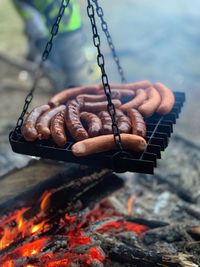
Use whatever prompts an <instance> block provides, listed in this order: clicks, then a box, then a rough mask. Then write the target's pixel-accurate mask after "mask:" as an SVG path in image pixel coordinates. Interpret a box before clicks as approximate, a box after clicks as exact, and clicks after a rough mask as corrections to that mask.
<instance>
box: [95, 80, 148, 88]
mask: <svg viewBox="0 0 200 267" xmlns="http://www.w3.org/2000/svg"><path fill="white" fill-rule="evenodd" d="M109 85H110V89H130V90H137V89H140V88H141V89H146V88H148V87H150V86H152V83H151V82H150V81H148V80H144V81H138V82H133V83H123V84H120V83H110V84H109ZM99 88H100V90H102V89H103V85H102V84H99Z"/></svg>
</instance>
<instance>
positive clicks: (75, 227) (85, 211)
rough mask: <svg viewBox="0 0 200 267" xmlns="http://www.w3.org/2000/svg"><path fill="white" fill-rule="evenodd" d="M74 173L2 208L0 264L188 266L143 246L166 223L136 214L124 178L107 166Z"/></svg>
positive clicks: (15, 266) (4, 266) (33, 266)
mask: <svg viewBox="0 0 200 267" xmlns="http://www.w3.org/2000/svg"><path fill="white" fill-rule="evenodd" d="M83 174H84V175H83ZM74 177H76V178H74ZM74 177H71V176H70V177H66V178H65V182H64V183H63V180H61V181H59V182H58V181H57V179H55V178H54V179H53V183H52V181H50V182H49V181H48V182H46V183H47V185H46V184H45V186H43V188H42V190H41V188H40V191H41V192H42V193H38V188H37V187H36V188H35V189H33V190H32V191H31V193H30V192H29V193H28V194H26V197H22V199H23V201H22V200H20V201H16V202H15V203H13V205H11V207H10V208H9V209H7V211H6V212H3V213H1V216H0V266H2V267H19V266H20V267H38V266H47V267H51V266H70V267H72V266H73V267H75V266H86V267H87V266H88V267H89V266H99V267H100V266H101V267H102V266H186V265H182V264H181V263H180V262H181V261H180V258H179V257H177V256H170V255H166V254H163V253H160V252H156V251H155V250H150V249H149V248H148V249H147V248H145V246H144V245H143V239H144V235H145V234H148V233H149V231H151V230H155V229H159V231H162V230H161V229H162V228H163V227H167V226H168V223H166V222H161V221H155V220H154V221H152V220H145V219H142V218H136V217H134V216H133V205H134V201H135V196H134V195H129V194H126V195H125V197H124V193H125V192H126V189H125V185H124V180H123V179H122V178H120V177H118V176H116V175H115V174H113V173H111V172H110V171H108V170H106V169H104V170H99V171H92V170H88V169H87V170H84V171H81V172H80V171H79V172H78V173H75V174H74ZM39 194H40V196H39ZM120 194H123V203H121V202H120V201H119V200H118V197H119V195H120ZM27 196H28V199H27ZM116 196H117V197H116ZM35 197H36V199H35ZM27 203H28V204H27ZM174 264H177V265H174ZM188 266H189V265H188ZM191 266H195V265H191Z"/></svg>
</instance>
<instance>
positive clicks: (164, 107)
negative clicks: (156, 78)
mask: <svg viewBox="0 0 200 267" xmlns="http://www.w3.org/2000/svg"><path fill="white" fill-rule="evenodd" d="M154 87H155V88H156V90H157V91H158V92H159V94H160V96H161V102H160V105H159V107H158V108H157V110H156V112H158V113H159V114H167V113H169V112H170V111H171V110H172V108H173V106H174V102H175V98H174V94H173V92H172V91H171V90H170V89H169V88H167V87H166V86H165V85H164V84H162V83H159V82H158V83H156V84H155V85H154Z"/></svg>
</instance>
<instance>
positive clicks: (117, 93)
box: [97, 89, 135, 102]
mask: <svg viewBox="0 0 200 267" xmlns="http://www.w3.org/2000/svg"><path fill="white" fill-rule="evenodd" d="M97 94H99V95H102V94H104V91H103V90H99V91H98V92H97ZM111 95H112V99H120V100H121V101H122V102H126V101H130V100H131V99H132V98H133V97H134V96H135V91H133V90H130V89H112V90H111Z"/></svg>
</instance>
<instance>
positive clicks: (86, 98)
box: [76, 94, 107, 102]
mask: <svg viewBox="0 0 200 267" xmlns="http://www.w3.org/2000/svg"><path fill="white" fill-rule="evenodd" d="M76 99H77V101H83V102H101V101H105V100H106V99H107V98H106V95H103V94H102V95H90V94H82V95H78V96H77V97H76Z"/></svg>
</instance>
